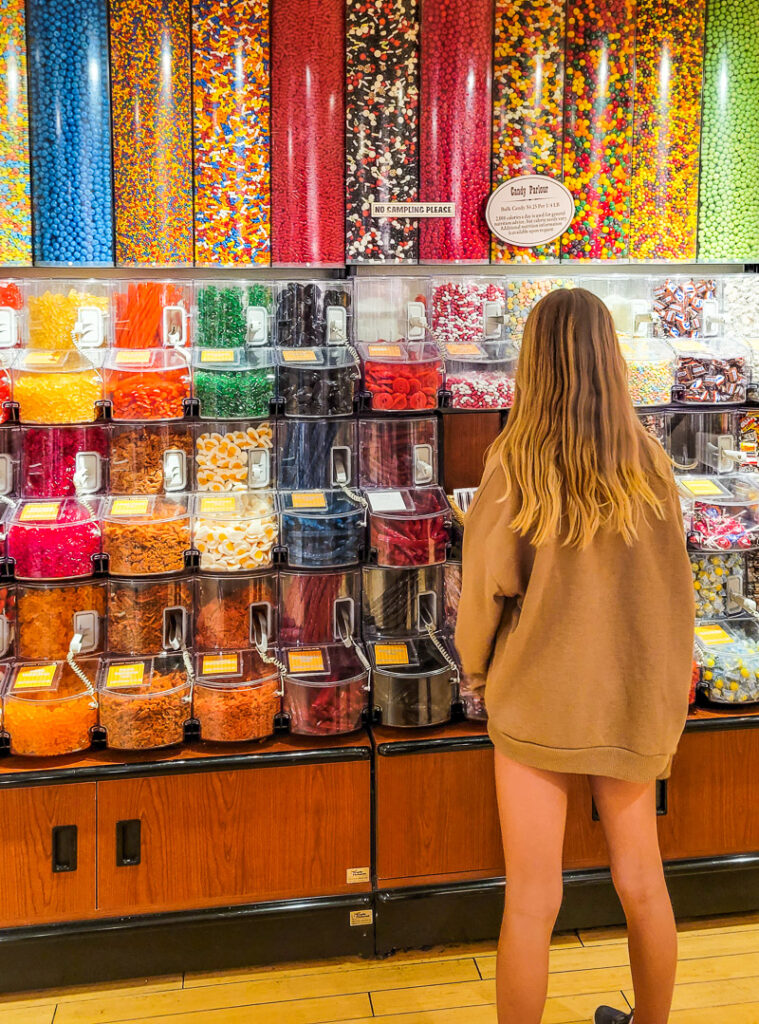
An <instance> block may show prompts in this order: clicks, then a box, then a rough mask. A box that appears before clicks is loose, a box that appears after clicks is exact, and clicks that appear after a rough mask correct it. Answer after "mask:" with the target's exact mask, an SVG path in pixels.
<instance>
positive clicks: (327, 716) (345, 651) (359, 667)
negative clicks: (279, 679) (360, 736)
mask: <svg viewBox="0 0 759 1024" xmlns="http://www.w3.org/2000/svg"><path fill="white" fill-rule="evenodd" d="M283 658H284V662H285V665H286V666H287V672H286V673H285V676H284V690H285V699H284V709H285V712H286V714H288V715H289V716H290V731H291V732H292V733H294V734H296V735H299V736H337V735H341V734H343V733H349V732H355V730H356V729H360V728H361V724H362V720H363V714H364V711H365V710H366V708H367V706H368V700H369V693H368V690H369V672H368V671H367V669H366V668H365V667H364V665H363V664H362V662H361V659H360V658H359V657H358V655H357V654H356V651H355V650H354V649H353V648H352V647H345V646H344V645H343V644H327V645H324V646H321V647H313V648H311V647H290V648H286V649H285V650H284V651H283Z"/></svg>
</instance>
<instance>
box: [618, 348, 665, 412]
mask: <svg viewBox="0 0 759 1024" xmlns="http://www.w3.org/2000/svg"><path fill="white" fill-rule="evenodd" d="M620 347H621V349H622V355H623V356H624V357H625V360H626V362H627V389H628V391H629V392H630V398H631V399H632V403H633V405H635V406H646V405H668V404H669V403H670V402H671V400H672V387H673V386H674V383H675V359H674V353H673V352H672V350H671V349H670V348H669V347H668V346H667V345H666V344H664V343H663V342H662V341H660V340H658V339H656V338H631V337H626V338H620Z"/></svg>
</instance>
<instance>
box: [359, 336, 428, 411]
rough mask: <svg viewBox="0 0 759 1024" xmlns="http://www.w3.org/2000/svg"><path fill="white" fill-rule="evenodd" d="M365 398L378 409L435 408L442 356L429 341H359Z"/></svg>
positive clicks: (411, 409) (375, 409)
mask: <svg viewBox="0 0 759 1024" xmlns="http://www.w3.org/2000/svg"><path fill="white" fill-rule="evenodd" d="M358 348H359V353H360V355H361V363H362V367H363V377H364V389H365V393H366V399H367V401H368V402H370V403H371V408H372V409H373V410H374V411H375V412H422V411H424V410H426V409H436V408H437V406H438V397H439V392H440V389H441V388H442V386H443V360H442V358H441V356H440V352H439V351H438V349H437V347H436V346H435V345H433V344H431V343H429V342H407V341H399V342H395V343H393V344H375V345H359V347H358Z"/></svg>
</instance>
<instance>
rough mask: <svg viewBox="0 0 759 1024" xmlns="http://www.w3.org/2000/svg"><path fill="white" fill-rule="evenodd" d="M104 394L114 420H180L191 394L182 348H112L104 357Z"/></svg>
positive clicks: (190, 381) (187, 362) (185, 353)
mask: <svg viewBox="0 0 759 1024" xmlns="http://www.w3.org/2000/svg"><path fill="white" fill-rule="evenodd" d="M105 394H106V398H108V399H109V401H110V403H111V414H112V416H113V419H114V420H132V421H134V420H181V419H182V418H183V417H184V416H185V414H186V410H185V401H186V400H188V399H189V398H190V397H191V395H192V374H191V372H190V355H189V352H187V351H186V350H185V349H176V348H149V349H148V348H146V349H112V350H111V351H110V352H109V353H108V354H107V356H106V358H105Z"/></svg>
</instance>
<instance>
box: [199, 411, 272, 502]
mask: <svg viewBox="0 0 759 1024" xmlns="http://www.w3.org/2000/svg"><path fill="white" fill-rule="evenodd" d="M275 428H276V424H275V423H273V422H271V423H270V422H268V421H267V420H255V421H252V422H247V423H246V422H240V421H232V422H216V423H204V424H203V425H202V427H200V428H199V430H198V432H197V434H196V437H195V467H196V482H197V488H198V490H199V491H245V490H249V489H256V488H259V487H263V488H266V487H271V486H272V485H273V484H274V482H275V481H276V472H275V466H274V430H275Z"/></svg>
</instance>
